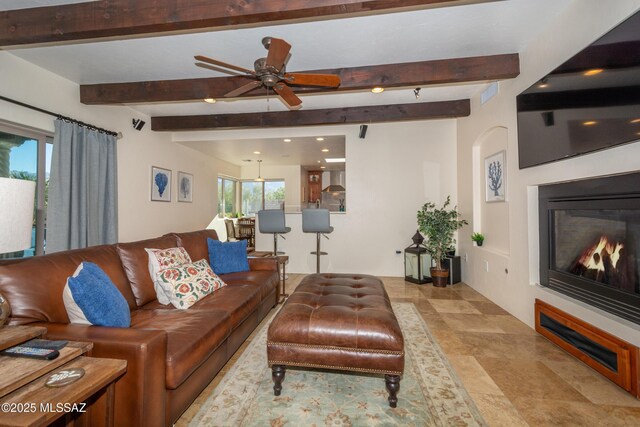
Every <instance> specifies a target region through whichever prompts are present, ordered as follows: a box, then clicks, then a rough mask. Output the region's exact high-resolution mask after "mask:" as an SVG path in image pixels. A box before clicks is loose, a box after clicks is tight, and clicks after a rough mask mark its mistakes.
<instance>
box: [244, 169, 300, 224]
mask: <svg viewBox="0 0 640 427" xmlns="http://www.w3.org/2000/svg"><path fill="white" fill-rule="evenodd" d="M260 170H261V172H260V174H261V176H262V177H263V178H264V179H283V180H284V206H285V210H286V211H287V212H298V211H300V174H301V173H302V170H301V168H300V166H299V165H286V166H285V165H283V166H279V165H265V164H264V163H263V164H262V166H261V167H260ZM257 177H258V163H257V162H252V163H251V164H250V165H249V166H242V168H241V176H240V178H242V179H255V178H257Z"/></svg>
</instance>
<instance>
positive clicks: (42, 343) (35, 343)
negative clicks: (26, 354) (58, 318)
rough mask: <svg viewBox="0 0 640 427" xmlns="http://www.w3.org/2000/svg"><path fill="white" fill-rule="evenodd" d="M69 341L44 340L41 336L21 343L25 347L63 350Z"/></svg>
mask: <svg viewBox="0 0 640 427" xmlns="http://www.w3.org/2000/svg"><path fill="white" fill-rule="evenodd" d="M68 343H69V341H63V340H58V341H51V340H42V339H39V338H35V339H32V340H31V341H27V342H26V343H24V344H21V345H23V346H25V347H34V348H46V349H49V350H61V349H63V348H64V347H65V346H66V345H67V344H68Z"/></svg>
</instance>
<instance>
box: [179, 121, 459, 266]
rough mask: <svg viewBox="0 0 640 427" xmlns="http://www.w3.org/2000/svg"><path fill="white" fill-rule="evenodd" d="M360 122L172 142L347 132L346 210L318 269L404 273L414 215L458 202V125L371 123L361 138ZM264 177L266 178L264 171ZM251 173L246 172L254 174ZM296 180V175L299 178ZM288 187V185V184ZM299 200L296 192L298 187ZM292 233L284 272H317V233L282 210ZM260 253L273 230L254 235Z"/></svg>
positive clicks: (197, 135)
mask: <svg viewBox="0 0 640 427" xmlns="http://www.w3.org/2000/svg"><path fill="white" fill-rule="evenodd" d="M358 132H359V125H351V126H318V127H305V128H287V129H286V130H284V129H260V130H238V131H215V132H182V133H176V134H174V139H175V140H176V141H181V142H182V141H202V140H216V139H246V138H251V137H255V136H257V135H260V136H261V137H263V138H281V137H299V136H315V135H318V134H323V133H330V134H332V135H336V134H344V135H345V149H346V158H347V173H346V188H347V199H348V202H347V212H346V213H345V214H335V215H332V225H333V226H334V228H335V231H334V232H333V233H332V235H331V240H329V241H327V240H324V239H323V240H322V245H323V248H325V250H326V251H328V252H329V255H328V256H326V257H323V258H324V259H323V270H324V271H333V272H345V273H346V272H354V273H369V274H376V275H386V276H403V275H404V258H403V256H404V255H403V254H399V255H398V254H396V253H395V251H396V250H403V249H404V248H405V247H407V246H409V245H410V244H411V237H412V236H413V234H414V233H415V231H416V228H417V223H416V212H417V211H418V209H419V208H420V207H421V206H422V205H423V204H424V203H425V202H427V201H433V202H436V203H438V204H440V203H442V202H443V201H444V200H445V199H446V197H447V195H451V196H452V201H453V203H455V202H456V200H457V198H456V194H455V193H456V163H455V161H456V122H455V120H432V121H416V122H403V123H384V124H383V123H380V124H373V125H370V126H369V131H368V132H367V137H366V139H359V138H358ZM262 170H263V176H265V177H266V176H268V175H266V173H265V172H264V171H265V168H263V169H262ZM254 175H255V171H254V172H252V174H250V177H254ZM298 181H299V178H298ZM287 185H288V183H287ZM297 192H298V197H299V194H300V189H299V188H298V190H297ZM287 221H288V224H287V225H288V226H290V227H292V228H293V229H294V230H293V231H292V232H291V233H290V235H289V236H288V237H287V240H280V243H279V248H280V249H281V250H285V251H286V252H287V253H288V254H289V256H290V263H289V266H288V271H291V272H294V273H308V272H313V271H315V261H314V260H313V258H312V257H311V256H310V255H309V252H310V251H312V250H314V248H315V235H309V234H307V235H304V234H303V233H301V231H300V229H301V220H300V215H299V214H298V215H296V214H290V215H287ZM256 240H257V241H256V246H257V248H258V249H259V250H269V249H270V248H273V239H272V237H271V235H260V234H258V236H257V239H256Z"/></svg>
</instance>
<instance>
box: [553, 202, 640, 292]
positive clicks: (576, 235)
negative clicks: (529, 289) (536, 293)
mask: <svg viewBox="0 0 640 427" xmlns="http://www.w3.org/2000/svg"><path fill="white" fill-rule="evenodd" d="M550 212H551V214H552V221H551V224H552V227H553V230H552V233H551V236H550V237H551V240H552V242H551V253H550V261H551V265H550V267H551V270H555V271H558V272H561V273H565V274H569V275H571V276H575V277H579V278H581V279H583V280H585V279H586V280H588V281H590V282H592V283H594V282H595V283H596V284H598V285H601V286H606V287H609V288H612V289H616V290H618V291H622V292H625V293H629V294H635V295H640V286H639V283H638V272H639V271H640V258H638V249H639V248H640V211H638V210H635V209H566V210H562V209H560V210H552V211H550Z"/></svg>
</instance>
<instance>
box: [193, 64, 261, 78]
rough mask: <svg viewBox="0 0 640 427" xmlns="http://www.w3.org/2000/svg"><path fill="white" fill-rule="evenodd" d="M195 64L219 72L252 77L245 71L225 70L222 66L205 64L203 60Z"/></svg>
mask: <svg viewBox="0 0 640 427" xmlns="http://www.w3.org/2000/svg"><path fill="white" fill-rule="evenodd" d="M196 66H197V67H200V68H206V69H207V70H213V71H217V72H219V73H225V74H230V75H232V76H241V77H254V76H248V75H247V74H246V73H240V72H237V71H233V70H226V69H224V68H222V67H216V66H215V65H209V64H205V63H204V62H196Z"/></svg>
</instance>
